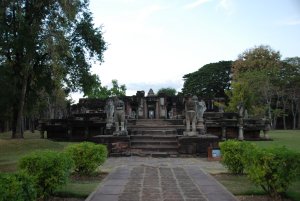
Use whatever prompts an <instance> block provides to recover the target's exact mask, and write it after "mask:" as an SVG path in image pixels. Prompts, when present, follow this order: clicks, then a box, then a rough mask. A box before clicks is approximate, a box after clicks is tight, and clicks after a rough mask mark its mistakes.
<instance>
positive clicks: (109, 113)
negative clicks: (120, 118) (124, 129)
mask: <svg viewBox="0 0 300 201" xmlns="http://www.w3.org/2000/svg"><path fill="white" fill-rule="evenodd" d="M105 112H106V128H107V129H111V127H112V125H113V123H114V112H115V106H114V102H113V100H112V99H108V100H107V102H106V105H105Z"/></svg>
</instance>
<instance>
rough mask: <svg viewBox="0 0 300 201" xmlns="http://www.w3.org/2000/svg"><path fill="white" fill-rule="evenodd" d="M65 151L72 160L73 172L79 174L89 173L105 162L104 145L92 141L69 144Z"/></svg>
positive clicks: (105, 149) (105, 151) (105, 152)
mask: <svg viewBox="0 0 300 201" xmlns="http://www.w3.org/2000/svg"><path fill="white" fill-rule="evenodd" d="M66 153H67V154H69V155H70V156H71V157H72V159H73V160H74V162H75V172H77V173H78V174H79V175H91V174H92V173H93V172H95V171H96V169H97V167H99V166H100V165H102V164H103V163H104V162H105V160H106V159H107V154H108V152H107V148H106V146H105V145H101V144H95V143H92V142H82V143H79V144H72V145H69V146H68V147H66Z"/></svg>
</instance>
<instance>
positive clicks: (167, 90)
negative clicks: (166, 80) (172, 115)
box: [157, 87, 177, 96]
mask: <svg viewBox="0 0 300 201" xmlns="http://www.w3.org/2000/svg"><path fill="white" fill-rule="evenodd" d="M176 93H177V91H176V89H174V88H171V87H167V88H160V89H159V90H158V91H157V95H158V96H160V95H166V96H175V95H176Z"/></svg>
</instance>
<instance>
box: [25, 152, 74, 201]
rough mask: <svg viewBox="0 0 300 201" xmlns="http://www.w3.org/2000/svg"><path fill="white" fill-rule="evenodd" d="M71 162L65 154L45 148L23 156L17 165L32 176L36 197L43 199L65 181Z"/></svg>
mask: <svg viewBox="0 0 300 201" xmlns="http://www.w3.org/2000/svg"><path fill="white" fill-rule="evenodd" d="M73 164H74V162H73V160H72V159H71V158H70V157H69V156H68V155H67V154H65V153H59V152H55V151H49V150H46V151H40V152H33V153H31V154H28V155H26V156H24V157H23V158H21V160H20V162H19V167H20V168H21V170H23V171H24V172H26V173H27V174H29V175H31V176H33V177H34V179H35V182H36V185H37V193H38V197H41V198H43V199H44V198H47V197H48V196H49V195H52V193H53V191H54V190H56V189H57V188H58V187H60V186H61V185H63V184H66V183H67V180H68V177H69V174H70V172H71V169H72V167H73Z"/></svg>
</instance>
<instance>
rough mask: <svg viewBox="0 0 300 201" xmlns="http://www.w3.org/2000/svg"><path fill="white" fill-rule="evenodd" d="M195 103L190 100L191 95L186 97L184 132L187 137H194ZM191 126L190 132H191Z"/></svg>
mask: <svg viewBox="0 0 300 201" xmlns="http://www.w3.org/2000/svg"><path fill="white" fill-rule="evenodd" d="M196 117H197V114H196V103H195V101H194V100H193V99H192V95H190V94H189V95H188V97H187V100H186V102H185V123H186V132H185V134H186V135H188V136H193V135H196ZM191 126H192V130H191Z"/></svg>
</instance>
